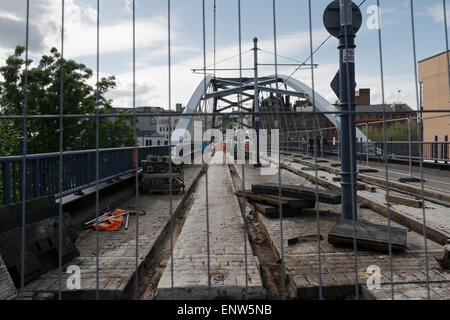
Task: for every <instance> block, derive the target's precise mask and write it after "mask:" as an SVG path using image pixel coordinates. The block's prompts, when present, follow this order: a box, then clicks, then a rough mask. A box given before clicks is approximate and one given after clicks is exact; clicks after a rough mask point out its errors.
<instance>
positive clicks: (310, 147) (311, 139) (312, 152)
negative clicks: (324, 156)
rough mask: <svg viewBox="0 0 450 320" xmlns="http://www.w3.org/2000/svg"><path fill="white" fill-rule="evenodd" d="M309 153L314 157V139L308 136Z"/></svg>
mask: <svg viewBox="0 0 450 320" xmlns="http://www.w3.org/2000/svg"><path fill="white" fill-rule="evenodd" d="M309 152H310V153H311V155H314V139H313V137H312V136H309Z"/></svg>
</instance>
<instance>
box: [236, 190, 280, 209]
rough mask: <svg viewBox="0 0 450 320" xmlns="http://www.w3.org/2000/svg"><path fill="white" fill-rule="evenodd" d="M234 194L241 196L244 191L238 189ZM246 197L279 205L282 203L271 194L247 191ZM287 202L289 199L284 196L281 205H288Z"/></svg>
mask: <svg viewBox="0 0 450 320" xmlns="http://www.w3.org/2000/svg"><path fill="white" fill-rule="evenodd" d="M234 194H235V195H237V196H238V197H241V198H243V197H244V193H243V192H242V191H236V192H235V193H234ZM245 197H246V198H247V199H249V200H254V201H258V202H267V203H269V204H272V205H275V206H278V205H279V204H280V199H278V198H276V197H274V196H270V195H258V194H255V193H253V192H247V191H246V192H245ZM286 204H288V200H286V199H283V198H282V199H281V205H286Z"/></svg>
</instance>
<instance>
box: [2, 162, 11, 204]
mask: <svg viewBox="0 0 450 320" xmlns="http://www.w3.org/2000/svg"><path fill="white" fill-rule="evenodd" d="M2 183H3V205H6V204H10V203H11V181H10V169H9V161H5V162H3V167H2Z"/></svg>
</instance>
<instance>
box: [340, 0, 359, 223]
mask: <svg viewBox="0 0 450 320" xmlns="http://www.w3.org/2000/svg"><path fill="white" fill-rule="evenodd" d="M339 5H340V31H339V36H338V38H339V47H338V48H339V81H340V107H341V110H342V111H344V112H346V113H344V114H342V115H341V119H342V122H341V131H342V136H341V137H342V138H341V139H342V143H341V146H342V147H341V148H342V149H341V156H342V171H341V176H342V177H341V181H342V217H343V218H344V219H348V220H352V219H353V214H354V219H355V220H356V218H357V195H356V174H357V171H356V120H355V114H354V112H355V48H356V46H355V36H356V35H355V32H354V29H353V25H352V1H351V0H340V3H339Z"/></svg>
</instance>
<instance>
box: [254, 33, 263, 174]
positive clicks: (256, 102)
mask: <svg viewBox="0 0 450 320" xmlns="http://www.w3.org/2000/svg"><path fill="white" fill-rule="evenodd" d="M253 51H254V53H253V56H254V60H255V79H254V82H255V95H254V97H253V115H252V124H253V129H255V131H256V164H255V167H260V166H261V162H260V160H259V113H258V112H259V90H258V38H256V37H255V38H253Z"/></svg>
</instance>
